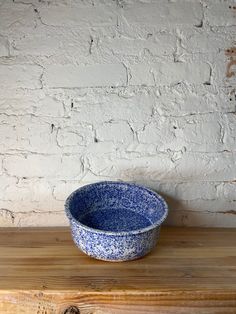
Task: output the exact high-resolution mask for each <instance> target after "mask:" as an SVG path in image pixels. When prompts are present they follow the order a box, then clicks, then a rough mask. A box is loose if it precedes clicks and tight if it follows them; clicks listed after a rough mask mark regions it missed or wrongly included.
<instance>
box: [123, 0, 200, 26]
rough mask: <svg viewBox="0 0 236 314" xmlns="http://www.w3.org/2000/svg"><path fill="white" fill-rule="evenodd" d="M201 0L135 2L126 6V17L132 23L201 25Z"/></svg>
mask: <svg viewBox="0 0 236 314" xmlns="http://www.w3.org/2000/svg"><path fill="white" fill-rule="evenodd" d="M202 16H203V15H202V6H201V4H200V3H199V2H186V1H178V2H166V1H164V0H162V1H158V2H153V3H145V2H138V3H137V2H134V3H133V4H132V5H129V6H126V9H125V10H124V17H125V19H126V21H127V22H128V23H130V24H146V25H161V26H173V27H174V26H175V25H199V24H200V22H201V19H202Z"/></svg>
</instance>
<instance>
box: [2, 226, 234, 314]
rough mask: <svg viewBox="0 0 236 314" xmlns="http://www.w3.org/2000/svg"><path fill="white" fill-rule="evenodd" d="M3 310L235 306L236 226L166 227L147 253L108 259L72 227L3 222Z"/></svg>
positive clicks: (215, 309)
mask: <svg viewBox="0 0 236 314" xmlns="http://www.w3.org/2000/svg"><path fill="white" fill-rule="evenodd" d="M0 313H27V314H28V313H30V314H51V313H62V314H64V313H65V314H70V313H80V314H89V313H90V314H92V313H94V314H95V313H96V314H103V313H107V314H108V313H109V314H110V313H119V314H123V313H124V314H125V313H132V314H134V313H135V314H136V313H145V314H146V313H172V314H178V313H181V314H182V313H184V314H185V313H186V314H187V313H188V314H190V313H196V314H202V313H204V314H208V313H209V314H211V313H224V314H231V313H236V230H232V229H200V228H163V229H162V230H161V238H160V241H159V245H158V246H157V247H156V249H155V250H154V252H152V253H151V254H149V255H148V256H146V257H144V258H142V259H139V260H136V261H131V262H123V263H108V262H103V261H97V260H95V259H92V258H89V257H87V256H86V255H84V254H83V253H82V252H80V251H79V250H78V249H77V248H76V247H75V245H74V244H73V242H72V240H71V236H70V232H69V229H68V228H25V229H18V228H17V229H13V228H12V229H10V228H2V229H0Z"/></svg>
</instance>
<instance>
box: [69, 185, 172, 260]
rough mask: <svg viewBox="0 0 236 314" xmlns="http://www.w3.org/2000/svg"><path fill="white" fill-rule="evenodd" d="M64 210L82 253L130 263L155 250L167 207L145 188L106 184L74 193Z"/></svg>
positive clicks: (160, 199)
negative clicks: (129, 261)
mask: <svg viewBox="0 0 236 314" xmlns="http://www.w3.org/2000/svg"><path fill="white" fill-rule="evenodd" d="M65 211H66V214H67V217H68V218H69V220H70V225H71V232H72V238H73V240H74V242H75V244H76V245H77V246H78V247H79V248H80V249H81V250H82V251H83V252H85V253H86V254H88V255H90V256H92V257H94V258H97V259H101V260H106V261H127V260H133V259H136V258H139V257H142V256H144V255H146V254H147V253H149V252H150V251H151V250H152V249H153V248H154V247H155V245H156V243H157V239H158V236H159V229H160V225H161V223H162V222H163V221H164V220H165V219H166V217H167V213H168V208H167V204H166V202H165V201H164V199H163V198H162V197H161V196H159V195H158V194H156V193H154V192H153V191H151V190H149V189H147V188H145V187H142V186H139V185H136V184H131V183H125V182H113V181H103V182H97V183H93V184H89V185H85V186H83V187H82V188H79V189H78V190H76V191H74V192H73V193H72V194H71V195H70V196H69V197H68V198H67V200H66V203H65Z"/></svg>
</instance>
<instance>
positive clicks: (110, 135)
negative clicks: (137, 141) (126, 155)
mask: <svg viewBox="0 0 236 314" xmlns="http://www.w3.org/2000/svg"><path fill="white" fill-rule="evenodd" d="M96 135H97V139H98V140H99V141H111V142H114V143H117V142H118V143H119V142H120V143H130V142H132V140H133V132H132V130H131V128H130V126H129V125H128V124H127V123H126V122H123V121H120V122H112V123H109V122H108V123H104V124H103V125H102V126H101V127H100V128H98V129H97V130H96Z"/></svg>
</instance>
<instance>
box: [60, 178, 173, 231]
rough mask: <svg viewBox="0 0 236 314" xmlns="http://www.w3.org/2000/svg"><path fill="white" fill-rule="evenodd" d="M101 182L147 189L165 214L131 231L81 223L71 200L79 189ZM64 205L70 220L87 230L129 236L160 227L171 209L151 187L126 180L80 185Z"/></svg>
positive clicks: (97, 183)
mask: <svg viewBox="0 0 236 314" xmlns="http://www.w3.org/2000/svg"><path fill="white" fill-rule="evenodd" d="M101 184H107V185H126V186H129V187H132V186H135V187H138V188H141V189H142V190H145V191H147V192H149V193H150V194H151V195H152V196H154V197H155V198H157V199H158V200H159V201H160V202H161V203H162V205H163V209H164V214H163V215H162V217H161V218H160V219H158V220H157V221H156V222H155V223H154V224H151V225H150V226H148V227H145V228H140V229H135V230H130V231H107V230H101V229H96V228H92V227H89V226H87V225H85V224H83V223H81V222H80V221H79V220H77V219H75V217H73V215H72V214H71V212H70V202H71V200H72V199H73V197H74V196H75V194H77V193H78V192H79V191H81V190H82V189H84V188H85V187H86V188H87V187H89V186H96V185H101ZM64 206H65V212H66V215H67V217H68V219H69V220H70V221H71V220H72V221H73V222H74V223H75V224H76V225H77V227H82V228H83V229H85V230H87V231H90V232H93V233H98V234H104V235H112V236H129V235H135V234H140V233H144V232H147V231H150V230H153V229H155V228H156V227H159V226H160V225H161V224H162V223H163V221H164V220H165V219H166V218H167V216H168V211H169V210H168V205H167V203H166V201H165V200H164V198H163V197H162V196H160V195H159V194H158V193H157V192H154V191H153V190H151V189H149V188H146V187H145V186H143V185H141V184H137V183H131V182H124V181H99V182H94V183H90V184H85V185H84V186H82V187H79V188H78V189H76V190H75V191H73V192H72V193H71V194H70V195H69V196H68V197H67V199H66V201H65V205H64Z"/></svg>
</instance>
